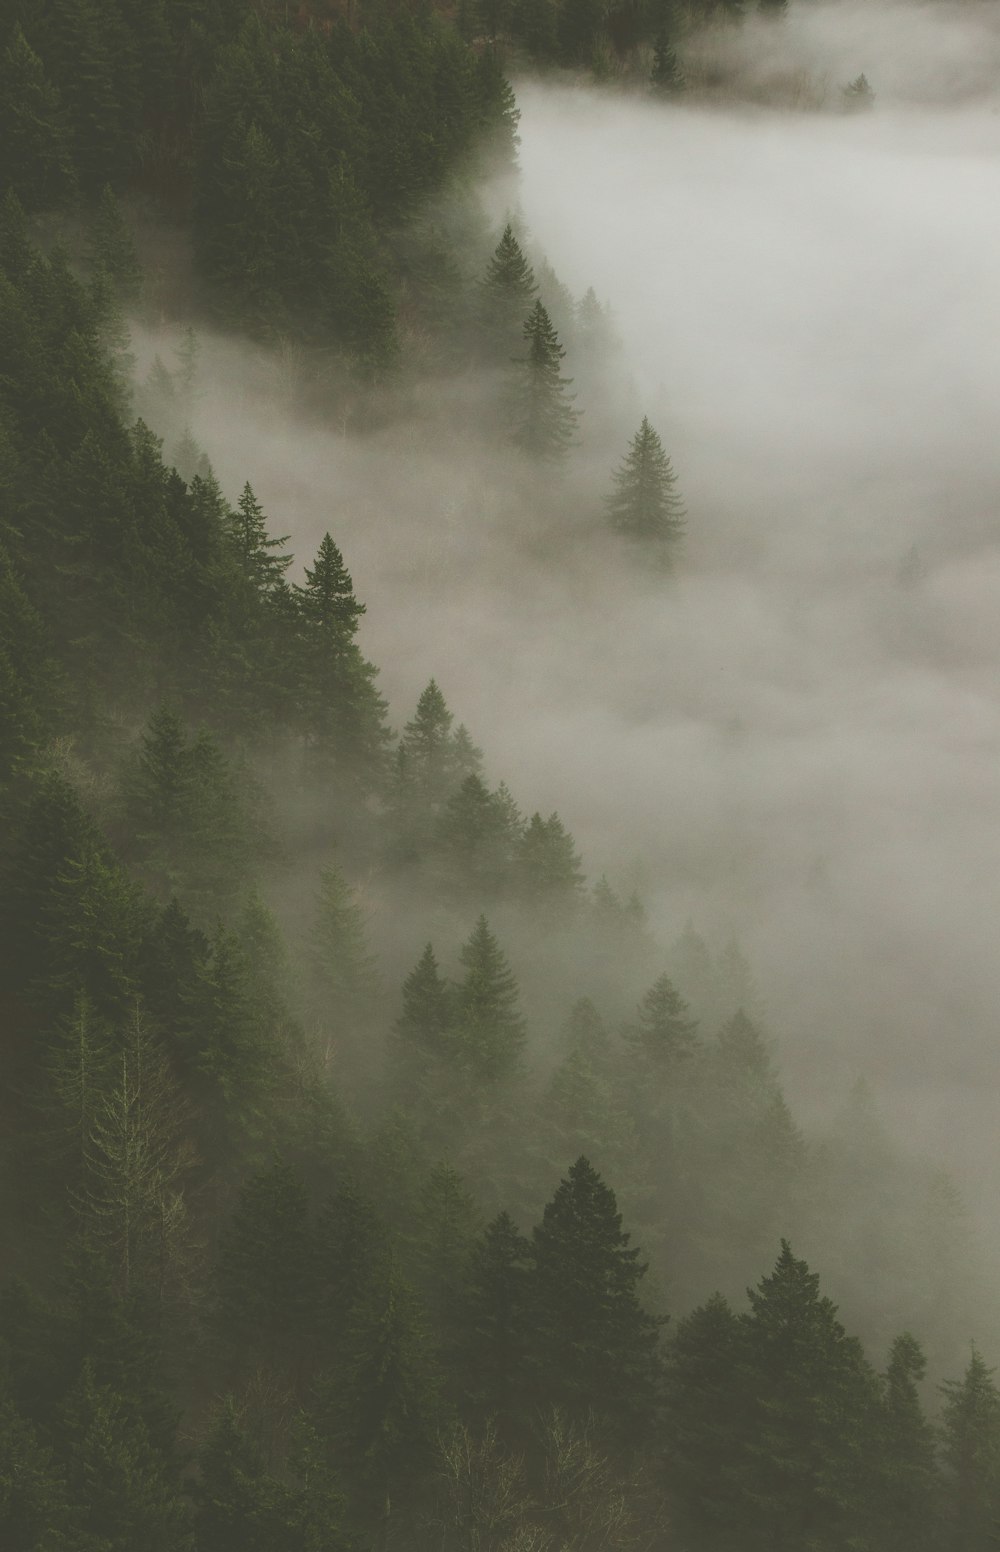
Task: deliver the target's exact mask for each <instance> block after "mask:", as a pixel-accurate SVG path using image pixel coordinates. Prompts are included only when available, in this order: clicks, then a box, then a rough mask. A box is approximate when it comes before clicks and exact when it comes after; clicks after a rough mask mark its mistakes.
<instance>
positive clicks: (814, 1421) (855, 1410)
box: [742, 1241, 879, 1552]
mask: <svg viewBox="0 0 1000 1552" xmlns="http://www.w3.org/2000/svg"><path fill="white" fill-rule="evenodd" d="M750 1305H751V1309H750V1313H749V1314H748V1315H745V1316H743V1317H742V1319H743V1322H744V1338H745V1342H746V1354H747V1357H746V1371H745V1376H746V1382H747V1392H746V1393H747V1394H748V1395H749V1397H750V1398H751V1399H750V1404H749V1411H748V1413H747V1431H746V1437H745V1447H744V1457H743V1458H744V1470H743V1492H742V1496H743V1515H744V1521H743V1542H742V1545H743V1546H744V1547H745V1548H746V1549H747V1552H758V1549H760V1552H765V1549H774V1552H793V1549H801V1548H802V1547H803V1546H804V1545H806V1546H808V1545H809V1544H810V1542H812V1544H813V1545H815V1546H818V1547H827V1546H829V1547H834V1546H845V1545H846V1546H849V1545H850V1544H851V1540H852V1538H860V1537H861V1536H862V1535H863V1534H864V1527H865V1524H866V1520H867V1516H868V1513H869V1507H870V1502H871V1494H872V1489H873V1479H874V1477H875V1473H876V1471H877V1462H878V1443H879V1415H878V1412H879V1408H878V1401H879V1392H878V1385H877V1381H876V1378H875V1375H874V1374H873V1372H872V1370H871V1369H870V1368H869V1366H868V1364H867V1363H866V1362H865V1359H864V1355H863V1353H862V1351H861V1347H860V1344H859V1343H858V1342H857V1341H856V1340H855V1339H854V1338H852V1337H849V1336H848V1335H847V1333H846V1332H845V1330H844V1328H843V1326H842V1325H841V1324H840V1322H839V1321H838V1320H837V1318H836V1307H835V1306H834V1305H833V1304H832V1303H831V1301H830V1300H829V1299H828V1298H825V1297H823V1296H822V1295H821V1294H820V1292H819V1277H818V1276H817V1274H816V1273H814V1272H810V1270H809V1268H808V1266H807V1265H806V1263H805V1262H804V1261H798V1260H796V1258H795V1257H794V1256H793V1254H792V1251H791V1249H790V1247H789V1245H788V1243H787V1241H782V1247H781V1254H780V1256H779V1257H778V1261H777V1263H776V1265H775V1268H774V1272H773V1273H772V1274H771V1276H769V1277H765V1278H764V1279H763V1280H762V1281H761V1282H760V1284H759V1285H758V1287H757V1288H756V1289H751V1290H750Z"/></svg>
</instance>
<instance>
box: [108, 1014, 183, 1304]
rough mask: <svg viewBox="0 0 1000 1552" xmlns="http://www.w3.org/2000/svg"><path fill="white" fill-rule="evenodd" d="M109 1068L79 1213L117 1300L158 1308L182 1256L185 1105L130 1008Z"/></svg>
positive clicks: (157, 1050)
mask: <svg viewBox="0 0 1000 1552" xmlns="http://www.w3.org/2000/svg"><path fill="white" fill-rule="evenodd" d="M117 1067H118V1071H117V1073H116V1075H115V1080H114V1082H113V1083H110V1084H109V1085H108V1086H107V1088H106V1089H105V1090H104V1092H103V1093H102V1094H101V1096H100V1098H99V1099H98V1100H97V1102H96V1104H95V1106H94V1110H93V1120H92V1124H91V1131H90V1137H89V1139H88V1144H87V1148H86V1157H85V1164H86V1168H85V1172H84V1174H83V1179H82V1187H81V1192H80V1203H79V1206H80V1212H81V1216H82V1220H83V1223H84V1226H85V1228H86V1230H87V1231H88V1232H89V1234H90V1235H91V1236H92V1241H93V1243H95V1244H100V1245H102V1246H103V1247H104V1248H105V1255H106V1257H107V1263H108V1265H109V1267H113V1268H114V1271H115V1277H116V1282H117V1285H118V1287H119V1288H120V1290H121V1292H122V1294H123V1295H124V1296H125V1297H128V1296H129V1294H130V1293H134V1292H135V1291H136V1290H142V1291H143V1292H145V1293H146V1294H147V1295H149V1296H152V1298H153V1299H154V1300H155V1301H156V1302H157V1303H162V1301H163V1300H164V1298H165V1296H166V1294H167V1290H168V1286H169V1284H170V1282H171V1280H172V1279H173V1278H174V1277H175V1275H176V1274H177V1272H178V1271H179V1269H180V1268H181V1266H182V1265H183V1262H184V1260H185V1256H186V1250H187V1243H188V1239H189V1234H190V1230H189V1226H188V1214H187V1207H186V1204H185V1198H184V1187H185V1183H186V1178H187V1177H188V1176H189V1175H190V1173H191V1167H192V1164H193V1162H194V1159H193V1151H192V1149H191V1146H190V1143H189V1142H188V1141H187V1138H186V1136H185V1130H186V1124H187V1120H188V1117H187V1113H186V1107H185V1106H184V1104H183V1101H182V1099H181V1097H180V1094H179V1092H178V1089H177V1085H176V1084H175V1082H174V1079H173V1076H172V1074H171V1073H170V1070H169V1068H168V1066H167V1063H166V1060H165V1057H164V1054H163V1051H162V1049H161V1047H160V1044H159V1042H158V1040H157V1039H156V1038H155V1037H154V1035H153V1033H152V1031H151V1029H150V1027H149V1024H148V1022H147V1019H146V1016H145V1014H144V1012H143V1010H142V1008H141V1007H140V1006H138V1005H137V1006H136V1007H135V1008H134V1009H133V1012H132V1016H131V1018H130V1020H129V1023H128V1027H127V1029H126V1031H125V1033H124V1038H123V1040H122V1045H121V1052H120V1055H119V1057H118V1062H117Z"/></svg>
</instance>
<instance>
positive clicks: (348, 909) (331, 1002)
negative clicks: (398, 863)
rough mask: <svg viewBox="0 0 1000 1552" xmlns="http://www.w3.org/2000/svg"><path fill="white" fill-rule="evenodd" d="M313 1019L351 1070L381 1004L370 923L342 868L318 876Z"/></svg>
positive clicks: (311, 952)
mask: <svg viewBox="0 0 1000 1552" xmlns="http://www.w3.org/2000/svg"><path fill="white" fill-rule="evenodd" d="M308 949H309V960H310V965H309V968H310V981H309V986H310V1005H311V1011H312V1015H313V1018H314V1020H315V1022H316V1024H317V1025H318V1027H319V1028H320V1030H321V1031H322V1032H323V1033H324V1035H325V1036H326V1038H327V1040H328V1041H329V1042H330V1047H331V1055H332V1054H333V1053H334V1052H336V1055H337V1057H338V1059H339V1063H340V1065H341V1067H343V1066H344V1064H346V1065H347V1067H348V1068H349V1069H351V1070H353V1067H354V1065H355V1063H356V1060H357V1057H358V1055H359V1052H360V1050H361V1046H362V1043H363V1040H364V1035H365V1032H366V1031H367V1030H368V1029H370V1027H371V1023H372V1019H373V1015H374V1012H375V1009H376V1007H377V1003H378V994H379V977H378V969H377V965H376V961H375V958H374V956H373V955H372V953H371V952H370V950H369V948H368V935H367V918H366V915H365V912H364V910H363V909H362V907H361V905H360V904H359V903H358V900H357V897H356V895H355V892H354V890H353V889H352V888H351V886H350V884H349V883H348V882H347V880H346V878H345V877H344V875H343V873H341V871H340V869H339V868H335V867H327V868H324V869H323V871H322V873H321V874H320V883H319V891H318V893H317V896H316V904H315V917H314V925H313V927H312V930H311V932H310V934H309V940H308Z"/></svg>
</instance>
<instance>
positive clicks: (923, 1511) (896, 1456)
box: [872, 1332, 941, 1552]
mask: <svg viewBox="0 0 1000 1552" xmlns="http://www.w3.org/2000/svg"><path fill="white" fill-rule="evenodd" d="M926 1369H927V1360H926V1359H925V1358H924V1355H923V1351H922V1349H921V1347H920V1343H919V1342H918V1341H917V1340H916V1338H915V1337H912V1336H911V1335H910V1334H909V1332H904V1333H903V1335H902V1336H898V1337H897V1338H896V1340H895V1341H894V1342H893V1344H892V1351H891V1352H890V1354H889V1364H888V1368H887V1369H886V1373H885V1377H884V1379H883V1393H882V1411H883V1419H882V1427H883V1440H882V1465H881V1472H880V1478H879V1481H878V1484H877V1489H878V1491H877V1496H876V1497H875V1500H874V1503H873V1504H872V1514H873V1518H875V1519H876V1520H881V1521H882V1524H883V1528H882V1530H881V1532H880V1536H879V1546H880V1548H884V1549H885V1552H931V1549H932V1548H935V1547H940V1546H941V1527H940V1525H939V1523H938V1496H939V1494H938V1480H937V1462H936V1460H935V1448H934V1443H935V1441H934V1430H933V1428H932V1427H931V1425H930V1423H929V1422H928V1421H927V1418H926V1417H925V1416H924V1411H923V1408H922V1406H921V1404H920V1393H919V1391H918V1388H917V1387H918V1385H919V1384H920V1381H921V1380H922V1379H923V1377H924V1374H925V1372H926Z"/></svg>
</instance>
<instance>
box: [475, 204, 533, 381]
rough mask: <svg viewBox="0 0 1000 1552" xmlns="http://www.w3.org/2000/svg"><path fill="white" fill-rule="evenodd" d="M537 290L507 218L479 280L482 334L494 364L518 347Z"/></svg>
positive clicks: (508, 356) (503, 363)
mask: <svg viewBox="0 0 1000 1552" xmlns="http://www.w3.org/2000/svg"><path fill="white" fill-rule="evenodd" d="M537 290H538V285H537V283H536V281H535V275H534V271H533V270H532V268H531V265H530V264H529V263H528V260H527V259H526V258H525V256H524V252H523V250H522V248H521V245H520V243H519V242H518V240H517V238H516V237H515V236H514V230H513V227H512V226H511V224H510V222H509V221H508V223H507V225H506V226H505V227H504V229H503V234H502V236H501V238H500V241H499V242H498V243H497V246H496V248H495V250H494V252H493V255H492V257H491V259H490V261H489V263H488V264H487V266H486V273H485V275H484V276H483V281H482V327H483V334H484V339H485V342H486V345H487V348H488V350H489V352H490V355H491V358H492V360H493V361H494V362H495V363H496V365H498V366H501V365H503V366H505V365H506V364H507V362H508V360H509V359H510V356H511V355H512V353H513V352H514V351H515V350H516V349H517V344H518V339H519V336H520V332H521V330H522V328H523V325H524V320H525V318H526V317H527V315H528V313H529V312H530V310H531V300H532V297H533V296H534V295H535V293H536V291H537Z"/></svg>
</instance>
